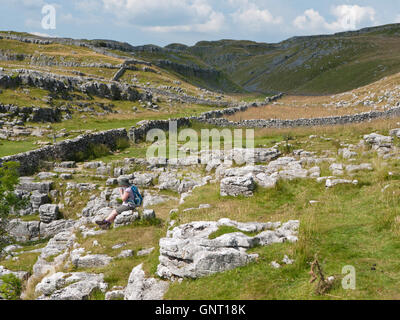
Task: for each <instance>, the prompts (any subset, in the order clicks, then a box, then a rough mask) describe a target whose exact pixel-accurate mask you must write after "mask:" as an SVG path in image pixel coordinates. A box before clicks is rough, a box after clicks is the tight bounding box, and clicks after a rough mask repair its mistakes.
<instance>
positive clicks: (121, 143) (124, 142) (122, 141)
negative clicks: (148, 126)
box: [115, 138, 131, 150]
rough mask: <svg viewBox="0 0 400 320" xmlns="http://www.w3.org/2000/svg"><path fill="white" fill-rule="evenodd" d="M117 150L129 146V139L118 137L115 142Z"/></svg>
mask: <svg viewBox="0 0 400 320" xmlns="http://www.w3.org/2000/svg"><path fill="white" fill-rule="evenodd" d="M115 145H116V148H117V150H124V149H126V148H129V147H130V146H131V143H130V142H129V139H126V138H119V139H117V141H116V142H115Z"/></svg>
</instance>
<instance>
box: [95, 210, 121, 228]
mask: <svg viewBox="0 0 400 320" xmlns="http://www.w3.org/2000/svg"><path fill="white" fill-rule="evenodd" d="M127 210H129V207H127V206H119V207H118V208H117V209H114V210H113V211H112V212H111V214H110V215H109V216H108V217H107V218H106V219H104V220H103V221H98V222H96V223H97V224H98V225H99V226H100V227H101V228H102V229H108V228H109V227H110V226H111V224H112V223H113V222H114V220H115V218H116V217H117V216H118V215H119V214H121V213H122V212H124V211H127Z"/></svg>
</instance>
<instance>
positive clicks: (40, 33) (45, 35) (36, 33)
mask: <svg viewBox="0 0 400 320" xmlns="http://www.w3.org/2000/svg"><path fill="white" fill-rule="evenodd" d="M29 33H30V34H32V35H34V36H39V37H44V38H54V37H55V36H51V35H49V34H47V33H42V32H29Z"/></svg>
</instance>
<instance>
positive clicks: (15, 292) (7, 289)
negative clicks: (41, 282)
mask: <svg viewBox="0 0 400 320" xmlns="http://www.w3.org/2000/svg"><path fill="white" fill-rule="evenodd" d="M0 279H1V280H2V282H3V284H2V285H1V286H0V295H1V296H3V297H4V298H5V299H6V300H19V299H20V296H21V293H22V283H21V280H20V279H18V278H17V277H16V276H15V275H13V274H7V275H5V276H2V277H1V278H0Z"/></svg>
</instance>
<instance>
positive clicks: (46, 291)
mask: <svg viewBox="0 0 400 320" xmlns="http://www.w3.org/2000/svg"><path fill="white" fill-rule="evenodd" d="M107 287H108V285H107V283H106V282H105V281H104V275H103V274H93V273H85V272H73V273H63V272H57V273H55V274H52V275H51V276H47V277H45V278H43V280H42V281H41V282H40V283H38V284H37V285H36V288H35V293H36V294H37V295H40V296H39V298H38V299H37V300H87V299H88V298H89V297H90V294H91V293H92V292H93V291H94V290H96V289H98V290H101V291H102V292H105V291H106V290H107Z"/></svg>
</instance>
